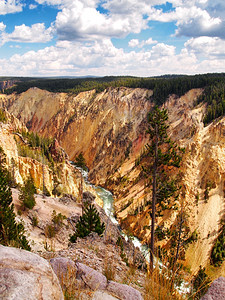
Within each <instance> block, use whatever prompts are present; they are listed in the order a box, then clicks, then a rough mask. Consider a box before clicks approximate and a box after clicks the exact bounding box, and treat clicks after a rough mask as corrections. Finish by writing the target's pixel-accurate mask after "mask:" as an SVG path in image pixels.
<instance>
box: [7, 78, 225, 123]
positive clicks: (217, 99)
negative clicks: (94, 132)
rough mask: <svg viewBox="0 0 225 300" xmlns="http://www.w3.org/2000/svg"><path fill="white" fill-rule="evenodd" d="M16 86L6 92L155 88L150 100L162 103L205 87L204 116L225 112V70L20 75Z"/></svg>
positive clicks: (202, 98) (201, 99)
mask: <svg viewBox="0 0 225 300" xmlns="http://www.w3.org/2000/svg"><path fill="white" fill-rule="evenodd" d="M17 79H18V82H17V83H16V85H14V86H13V87H11V88H9V89H6V90H5V91H4V93H5V94H12V93H17V94H20V93H22V92H25V91H27V90H28V89H29V88H32V87H37V88H40V89H43V90H47V91H49V92H54V93H57V92H65V93H70V94H73V95H77V94H78V93H80V92H85V91H89V90H94V89H95V91H96V93H100V92H102V91H104V90H105V89H107V88H110V87H113V88H118V87H128V88H144V89H148V90H153V96H151V97H150V99H149V100H151V101H153V102H155V104H157V105H162V104H163V103H164V102H165V101H166V99H167V98H168V96H169V95H172V94H175V95H177V96H178V97H180V96H182V95H184V94H185V93H186V92H188V91H189V90H191V89H194V88H202V89H204V91H203V93H202V95H201V96H199V98H198V99H197V102H196V103H197V104H199V103H201V102H205V103H207V109H206V113H205V116H204V119H203V122H204V124H205V125H208V124H209V123H210V122H212V121H213V120H214V119H216V118H218V117H220V116H223V115H225V73H209V74H201V75H190V76H188V75H166V76H160V77H146V78H140V77H132V76H105V77H95V78H92V77H89V78H73V79H71V78H70V79H69V78H17Z"/></svg>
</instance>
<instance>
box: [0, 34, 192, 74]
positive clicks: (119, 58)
mask: <svg viewBox="0 0 225 300" xmlns="http://www.w3.org/2000/svg"><path fill="white" fill-rule="evenodd" d="M195 63H196V56H195V54H194V53H190V52H188V50H186V52H183V53H181V54H180V55H176V54H175V47H173V46H170V45H166V44H163V43H160V44H157V45H155V46H153V47H152V49H151V50H148V51H141V52H135V51H131V52H125V51H124V50H123V49H122V48H116V47H115V46H114V45H113V44H112V42H111V40H110V39H103V40H101V41H100V40H99V41H93V42H86V43H81V42H69V41H59V42H58V43H57V45H56V46H51V47H46V48H45V49H42V50H39V51H37V52H35V51H29V52H27V53H25V54H23V55H18V54H16V55H14V56H12V57H11V58H10V59H9V60H3V61H2V63H0V68H3V69H2V71H1V69H0V73H4V72H5V70H7V72H9V73H10V74H11V75H13V74H17V75H22V74H23V75H26V76H29V75H32V74H36V75H38V76H43V75H45V76H46V75H49V76H50V75H70V74H72V75H77V76H82V75H87V74H91V75H98V76H99V75H110V74H114V75H115V74H116V75H125V74H130V75H136V76H152V75H160V74H165V73H184V72H186V73H192V72H193V68H194V66H195ZM194 71H195V70H194ZM18 72H19V74H18Z"/></svg>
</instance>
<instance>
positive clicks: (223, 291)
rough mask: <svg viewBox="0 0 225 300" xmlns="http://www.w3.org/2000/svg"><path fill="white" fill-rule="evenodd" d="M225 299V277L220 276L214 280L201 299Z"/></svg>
mask: <svg viewBox="0 0 225 300" xmlns="http://www.w3.org/2000/svg"><path fill="white" fill-rule="evenodd" d="M224 299H225V277H219V278H217V279H216V280H214V281H213V283H212V284H211V286H210V287H209V289H208V291H207V293H206V294H205V295H204V296H203V297H202V298H201V300H224Z"/></svg>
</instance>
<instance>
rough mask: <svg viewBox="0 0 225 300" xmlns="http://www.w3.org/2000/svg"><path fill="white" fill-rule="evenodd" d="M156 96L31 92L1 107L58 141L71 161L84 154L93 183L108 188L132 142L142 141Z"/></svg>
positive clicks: (136, 92) (135, 92) (143, 92)
mask: <svg viewBox="0 0 225 300" xmlns="http://www.w3.org/2000/svg"><path fill="white" fill-rule="evenodd" d="M151 94H152V92H151V91H148V90H143V89H128V88H118V89H111V88H110V89H108V90H105V91H104V92H102V93H99V94H96V93H95V91H90V92H84V93H80V94H78V95H77V96H70V95H68V94H65V93H60V94H54V93H49V92H47V91H42V90H40V89H37V88H32V89H30V90H28V91H27V92H25V93H22V94H20V95H12V96H8V97H7V96H6V97H5V98H4V99H3V100H2V105H4V106H5V107H7V109H8V110H9V111H10V112H12V113H13V114H14V115H15V116H16V117H17V118H19V119H20V120H21V121H23V122H24V123H25V124H26V126H27V127H28V129H30V130H32V131H35V132H39V133H41V134H42V135H44V136H52V137H56V138H57V139H58V140H59V142H60V144H61V145H62V147H63V148H64V149H65V150H66V152H67V153H68V155H69V157H70V159H71V160H72V159H74V158H75V157H76V156H77V155H78V154H79V153H81V152H83V154H84V157H85V159H86V162H87V165H88V167H89V168H90V170H91V172H90V174H89V177H90V179H92V180H93V181H94V182H95V183H98V184H102V185H103V184H104V181H105V178H106V177H107V176H108V175H109V174H111V173H112V172H113V169H116V168H117V167H118V166H120V164H121V161H123V160H124V158H125V156H126V155H128V154H129V151H130V148H131V146H132V143H133V142H134V141H135V140H137V139H141V138H142V136H143V132H145V122H146V115H147V112H148V111H149V109H150V107H151V103H150V102H149V100H148V99H149V97H150V96H151Z"/></svg>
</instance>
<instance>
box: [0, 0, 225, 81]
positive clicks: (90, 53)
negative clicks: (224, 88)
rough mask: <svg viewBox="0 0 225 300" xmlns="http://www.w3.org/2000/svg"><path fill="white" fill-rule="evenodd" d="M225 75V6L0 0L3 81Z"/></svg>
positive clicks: (194, 1) (220, 2) (178, 0)
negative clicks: (72, 77) (25, 77)
mask: <svg viewBox="0 0 225 300" xmlns="http://www.w3.org/2000/svg"><path fill="white" fill-rule="evenodd" d="M207 72H225V2H224V0H171V1H168V2H167V1H164V0H28V1H26V0H0V76H5V75H8V76H66V75H67V76H85V75H97V76H105V75H134V76H154V75H162V74H201V73H207Z"/></svg>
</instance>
